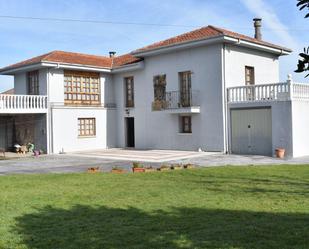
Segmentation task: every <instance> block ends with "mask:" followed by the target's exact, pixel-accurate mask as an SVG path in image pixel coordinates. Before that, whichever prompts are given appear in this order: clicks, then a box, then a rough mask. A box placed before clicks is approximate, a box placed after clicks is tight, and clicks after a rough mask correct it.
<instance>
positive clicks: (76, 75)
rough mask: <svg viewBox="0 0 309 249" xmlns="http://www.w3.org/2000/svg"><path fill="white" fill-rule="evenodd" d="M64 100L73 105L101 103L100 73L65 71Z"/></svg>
mask: <svg viewBox="0 0 309 249" xmlns="http://www.w3.org/2000/svg"><path fill="white" fill-rule="evenodd" d="M64 102H65V104H73V105H74V104H76V105H99V104H100V74H99V73H92V72H78V71H64Z"/></svg>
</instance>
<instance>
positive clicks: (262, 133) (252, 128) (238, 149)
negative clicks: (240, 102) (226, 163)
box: [231, 108, 272, 156]
mask: <svg viewBox="0 0 309 249" xmlns="http://www.w3.org/2000/svg"><path fill="white" fill-rule="evenodd" d="M231 146H232V149H231V150H232V153H235V154H243V155H246V154H251V155H265V156H272V117H271V108H255V109H253V108H252V109H232V110H231Z"/></svg>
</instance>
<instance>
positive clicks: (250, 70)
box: [245, 66, 255, 86]
mask: <svg viewBox="0 0 309 249" xmlns="http://www.w3.org/2000/svg"><path fill="white" fill-rule="evenodd" d="M245 78H246V86H250V85H254V83H255V80H254V67H248V66H246V67H245Z"/></svg>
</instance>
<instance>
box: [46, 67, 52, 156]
mask: <svg viewBox="0 0 309 249" xmlns="http://www.w3.org/2000/svg"><path fill="white" fill-rule="evenodd" d="M49 77H50V69H49V68H48V69H47V120H46V123H47V127H48V128H47V132H48V138H49V139H48V141H47V142H48V145H47V146H48V148H47V150H48V154H52V153H53V126H52V118H53V117H52V108H51V106H50V101H49V99H50V94H49V92H50V91H49V86H50V84H49V83H50V82H49Z"/></svg>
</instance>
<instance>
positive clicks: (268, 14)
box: [241, 0, 300, 49]
mask: <svg viewBox="0 0 309 249" xmlns="http://www.w3.org/2000/svg"><path fill="white" fill-rule="evenodd" d="M241 2H242V3H243V4H244V5H245V6H246V7H247V8H248V10H250V11H251V12H252V13H254V14H255V15H256V16H257V17H261V18H263V23H264V24H265V26H266V27H267V28H269V29H271V30H272V32H273V33H274V34H275V35H276V36H277V37H278V38H280V39H281V40H282V43H283V44H285V45H286V46H289V47H291V48H293V49H297V48H299V47H300V45H299V42H298V41H297V40H296V39H295V38H294V37H293V36H292V35H291V34H290V33H289V31H288V27H287V26H286V25H284V24H283V23H282V22H281V21H280V19H279V17H278V16H277V14H276V12H275V10H274V9H273V8H272V7H271V6H270V5H269V4H267V3H266V2H265V1H264V0H241Z"/></svg>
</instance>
